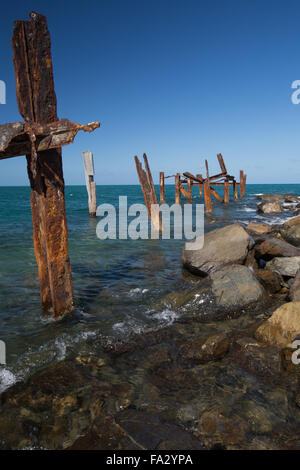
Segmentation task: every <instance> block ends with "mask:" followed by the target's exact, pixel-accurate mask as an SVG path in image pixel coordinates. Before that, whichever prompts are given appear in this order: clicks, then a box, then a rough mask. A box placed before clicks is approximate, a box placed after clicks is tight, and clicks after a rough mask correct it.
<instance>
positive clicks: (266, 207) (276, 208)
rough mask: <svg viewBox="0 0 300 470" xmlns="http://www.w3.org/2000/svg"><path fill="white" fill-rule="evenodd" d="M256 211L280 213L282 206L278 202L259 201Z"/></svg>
mask: <svg viewBox="0 0 300 470" xmlns="http://www.w3.org/2000/svg"><path fill="white" fill-rule="evenodd" d="M257 211H258V212H262V213H263V214H280V212H282V207H281V205H280V203H279V202H276V201H274V202H261V203H260V204H258V206H257Z"/></svg>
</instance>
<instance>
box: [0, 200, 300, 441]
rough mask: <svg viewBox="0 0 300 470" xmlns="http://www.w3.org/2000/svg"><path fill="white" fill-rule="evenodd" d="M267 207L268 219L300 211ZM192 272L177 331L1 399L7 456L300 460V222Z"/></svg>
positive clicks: (103, 354) (61, 368) (234, 246)
mask: <svg viewBox="0 0 300 470" xmlns="http://www.w3.org/2000/svg"><path fill="white" fill-rule="evenodd" d="M259 198H260V199H261V200H262V201H263V202H261V203H259V204H258V210H259V211H262V210H263V211H268V212H267V213H270V210H271V209H270V206H268V205H267V204H273V205H274V204H275V203H276V204H275V206H276V207H275V209H274V207H273V210H274V212H272V213H276V212H275V211H276V210H277V211H278V210H280V208H281V207H282V204H289V203H292V204H295V205H297V204H298V203H299V201H300V199H299V198H296V196H293V195H264V196H259ZM295 210H297V208H296V207H295ZM193 243H194V244H195V245H194V246H193V245H192V244H193ZM191 245H192V246H193V247H194V248H195V247H196V249H190V248H191ZM182 261H183V266H184V270H185V271H184V278H185V279H186V280H187V281H188V285H186V284H185V283H184V288H180V289H179V290H178V291H177V292H175V293H172V294H170V295H168V296H167V297H166V298H164V299H162V303H163V304H164V305H167V306H169V308H170V309H172V310H174V311H176V312H177V313H178V315H177V319H176V321H175V322H174V323H173V324H172V325H171V326H168V327H165V328H162V329H160V330H157V331H151V332H148V333H144V334H140V335H131V336H130V337H129V338H128V339H127V340H126V341H120V342H118V343H107V344H103V345H102V347H101V350H99V351H97V353H95V354H94V355H80V356H75V355H74V356H73V357H68V358H67V359H66V360H63V361H60V362H56V363H54V364H52V365H50V366H49V367H46V368H44V369H43V370H41V371H40V372H38V373H36V374H34V375H33V376H31V377H30V378H29V379H28V380H27V381H26V382H25V383H23V382H19V383H17V384H16V385H14V386H12V387H11V388H10V389H8V390H6V391H5V392H4V393H2V395H1V396H0V400H1V413H0V449H108V450H118V449H128V450H131V449H151V450H152V449H162V450H163V449H166V450H178V449H181V450H184V449H187V450H189V449H300V437H299V436H300V433H299V431H300V364H299V365H295V364H294V363H293V362H292V360H291V356H292V354H293V352H294V349H293V347H292V345H291V343H292V342H293V341H294V339H297V337H298V335H300V289H299V287H300V217H298V216H297V213H296V214H295V217H294V218H292V219H290V220H288V221H287V222H286V223H284V224H283V225H266V224H257V223H249V224H248V225H247V226H242V225H241V224H238V223H235V224H231V225H227V226H225V227H223V228H221V229H216V230H214V231H212V232H209V233H208V234H206V235H205V244H204V247H203V248H199V249H197V241H193V242H189V243H188V244H187V245H186V247H185V249H184V250H183V253H182ZM187 306H189V308H187Z"/></svg>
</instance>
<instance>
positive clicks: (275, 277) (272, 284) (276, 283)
mask: <svg viewBox="0 0 300 470" xmlns="http://www.w3.org/2000/svg"><path fill="white" fill-rule="evenodd" d="M255 276H256V278H257V279H258V281H259V282H260V283H261V284H262V285H263V286H264V287H265V289H267V290H268V291H269V292H270V293H271V294H275V293H276V292H279V291H280V289H281V286H282V284H283V279H282V277H281V276H280V274H278V273H276V272H274V271H269V270H268V269H259V270H256V271H255Z"/></svg>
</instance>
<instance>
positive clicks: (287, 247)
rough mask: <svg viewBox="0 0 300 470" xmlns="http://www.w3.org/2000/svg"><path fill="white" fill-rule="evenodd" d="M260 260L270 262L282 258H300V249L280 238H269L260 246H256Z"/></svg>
mask: <svg viewBox="0 0 300 470" xmlns="http://www.w3.org/2000/svg"><path fill="white" fill-rule="evenodd" d="M255 253H256V256H257V257H258V258H264V259H265V260H270V259H272V258H275V257H281V256H288V257H290V256H300V249H299V248H296V247H295V246H293V245H291V244H290V243H287V242H286V241H284V240H280V239H278V238H269V239H267V240H265V241H264V242H263V243H261V244H260V245H255Z"/></svg>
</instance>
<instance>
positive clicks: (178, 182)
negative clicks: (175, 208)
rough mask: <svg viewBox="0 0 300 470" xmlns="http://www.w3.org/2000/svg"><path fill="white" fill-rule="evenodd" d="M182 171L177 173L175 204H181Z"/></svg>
mask: <svg viewBox="0 0 300 470" xmlns="http://www.w3.org/2000/svg"><path fill="white" fill-rule="evenodd" d="M180 186H181V183H180V173H177V174H176V176H175V204H180V200H181V195H180Z"/></svg>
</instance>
